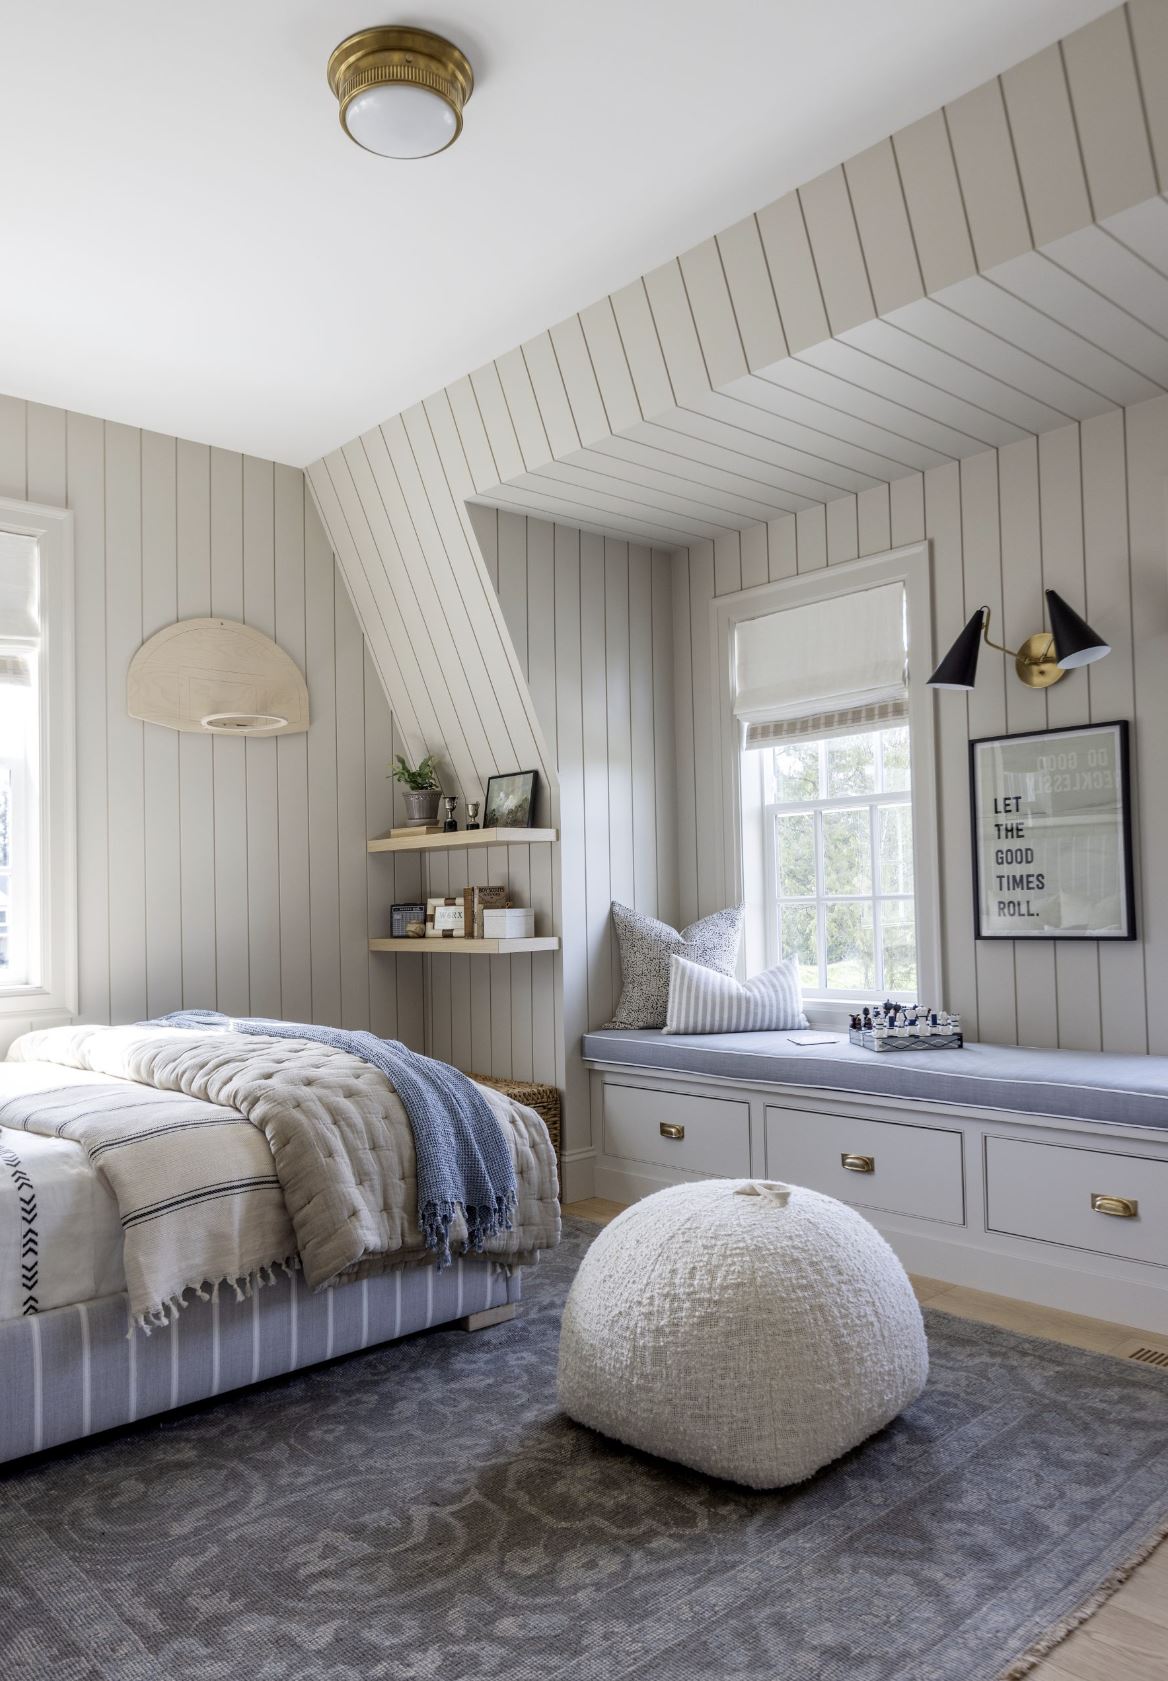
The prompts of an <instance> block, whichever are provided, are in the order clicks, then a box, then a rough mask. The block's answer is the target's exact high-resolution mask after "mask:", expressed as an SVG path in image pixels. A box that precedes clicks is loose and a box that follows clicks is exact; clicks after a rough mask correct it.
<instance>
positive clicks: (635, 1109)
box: [604, 1080, 750, 1179]
mask: <svg viewBox="0 0 1168 1681" xmlns="http://www.w3.org/2000/svg"><path fill="white" fill-rule="evenodd" d="M604 1153H605V1155H606V1156H622V1157H624V1159H625V1160H626V1161H637V1162H652V1163H653V1164H654V1165H655V1166H658V1167H676V1168H682V1169H684V1170H685V1171H686V1172H687V1173H705V1174H709V1175H710V1176H711V1177H714V1178H717V1177H720V1176H723V1175H724V1176H726V1177H727V1178H731V1179H736V1178H746V1177H747V1176H748V1175H749V1173H750V1106H749V1104H746V1103H739V1102H735V1101H734V1100H733V1099H731V1098H726V1097H688V1096H685V1095H683V1094H682V1093H680V1092H668V1091H656V1090H653V1089H652V1088H650V1087H646V1086H618V1085H613V1084H611V1083H610V1082H609V1081H607V1080H606V1081H605V1083H604Z"/></svg>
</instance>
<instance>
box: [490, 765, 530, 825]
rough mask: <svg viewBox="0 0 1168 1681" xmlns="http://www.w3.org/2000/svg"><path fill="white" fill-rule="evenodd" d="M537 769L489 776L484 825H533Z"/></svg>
mask: <svg viewBox="0 0 1168 1681" xmlns="http://www.w3.org/2000/svg"><path fill="white" fill-rule="evenodd" d="M538 782H539V772H538V771H537V770H513V771H508V772H506V773H505V774H504V775H501V776H491V777H488V778H487V793H486V798H485V799H484V801H483V828H484V829H530V828H531V814H532V811H533V809H534V807H535V790H536V784H537V783H538Z"/></svg>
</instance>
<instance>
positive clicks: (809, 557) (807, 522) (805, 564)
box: [795, 507, 827, 572]
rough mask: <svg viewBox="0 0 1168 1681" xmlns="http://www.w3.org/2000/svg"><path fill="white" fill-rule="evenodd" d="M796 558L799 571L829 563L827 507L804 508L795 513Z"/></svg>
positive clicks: (812, 569)
mask: <svg viewBox="0 0 1168 1681" xmlns="http://www.w3.org/2000/svg"><path fill="white" fill-rule="evenodd" d="M795 560H796V569H797V570H798V571H799V572H814V571H816V570H817V569H818V568H819V567H821V566H826V565H827V509H826V508H825V507H819V508H804V509H803V510H802V511H801V512H799V513H798V514H796V515H795Z"/></svg>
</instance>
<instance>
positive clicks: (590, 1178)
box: [560, 1150, 603, 1202]
mask: <svg viewBox="0 0 1168 1681" xmlns="http://www.w3.org/2000/svg"><path fill="white" fill-rule="evenodd" d="M600 1195H603V1193H602V1192H600V1191H598V1190H597V1189H596V1151H595V1150H566V1151H565V1152H564V1154H563V1156H562V1157H561V1159H560V1201H561V1202H587V1201H588V1199H589V1197H595V1196H600Z"/></svg>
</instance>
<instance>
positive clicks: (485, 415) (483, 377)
mask: <svg viewBox="0 0 1168 1681" xmlns="http://www.w3.org/2000/svg"><path fill="white" fill-rule="evenodd" d="M470 384H471V390H472V391H473V393H474V399H475V402H476V403H477V405H478V411H479V414H480V416H481V417H482V422H483V426H484V427H485V428H486V433H487V441H488V442H489V444H490V446H491V455H492V457H493V458H494V462H495V471H496V473H497V474H498V476H499V478H500V479H502V480H504V482H506V481H507V480H508V479H515V478H518V477H519V475H520V473H522V472H523V471H524V469H525V467H526V465H527V463H526V462H525V461H524V459H523V451H522V450H521V449H520V447H519V439H518V437H517V435H516V432H515V425H514V422H513V421H512V419H511V411H510V410H509V409H508V407H507V400H506V398H505V397H504V396H503V387H502V385H501V384H500V383H499V372H498V369H497V368H496V367H495V364H494V363H493V362H488V363H487V365H486V367H483V368H479V369H477V370H476V371H475V372H474V373H473V374H471V376H470Z"/></svg>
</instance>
